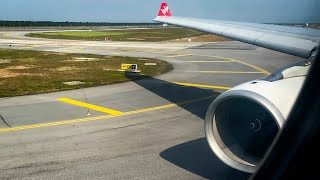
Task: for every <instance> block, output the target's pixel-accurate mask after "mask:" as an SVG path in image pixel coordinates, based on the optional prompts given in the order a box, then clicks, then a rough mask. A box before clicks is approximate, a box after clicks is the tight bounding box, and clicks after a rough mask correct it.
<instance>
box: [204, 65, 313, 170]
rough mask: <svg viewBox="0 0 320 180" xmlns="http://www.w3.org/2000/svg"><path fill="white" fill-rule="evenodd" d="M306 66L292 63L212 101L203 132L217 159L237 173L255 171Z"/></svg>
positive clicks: (287, 110) (300, 83)
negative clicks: (237, 171)
mask: <svg viewBox="0 0 320 180" xmlns="http://www.w3.org/2000/svg"><path fill="white" fill-rule="evenodd" d="M309 65H310V64H305V63H304V64H301V63H300V64H296V65H293V66H290V67H287V68H283V69H281V70H279V71H277V72H275V73H274V74H272V75H270V76H269V77H267V78H265V79H261V80H256V81H251V82H247V83H244V84H241V85H239V86H236V87H235V88H233V89H231V90H229V91H226V92H225V93H223V94H221V95H220V96H219V97H217V98H216V99H215V100H214V101H213V102H212V104H211V105H210V107H209V109H208V111H207V115H206V120H205V131H206V137H207V140H208V143H209V145H210V147H211V149H212V150H213V152H214V153H215V154H216V155H217V157H218V158H219V159H220V160H222V161H223V162H224V163H225V164H227V165H229V166H231V167H233V168H235V169H238V170H240V171H245V172H249V173H253V172H255V170H256V169H257V165H258V164H259V162H261V160H262V159H263V157H264V155H265V154H266V152H267V151H268V149H269V147H270V146H271V144H272V142H273V141H274V139H275V137H276V136H277V134H278V132H279V131H280V130H281V128H282V127H283V125H284V123H285V121H286V119H287V118H288V116H289V114H290V111H291V109H292V107H293V105H294V103H295V101H296V99H297V97H298V95H299V92H300V90H301V88H302V86H303V83H304V79H305V77H306V74H307V71H308V69H309ZM301 123H303V122H301Z"/></svg>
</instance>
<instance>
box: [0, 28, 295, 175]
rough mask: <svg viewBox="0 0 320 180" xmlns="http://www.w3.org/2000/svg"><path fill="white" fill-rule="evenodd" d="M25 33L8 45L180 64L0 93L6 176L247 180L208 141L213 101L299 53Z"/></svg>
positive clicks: (0, 40) (0, 44) (2, 38)
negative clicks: (93, 82) (157, 71)
mask: <svg viewBox="0 0 320 180" xmlns="http://www.w3.org/2000/svg"><path fill="white" fill-rule="evenodd" d="M25 33H28V32H14V31H12V32H0V48H8V49H28V50H40V51H54V52H61V53H88V54H100V55H112V56H131V57H139V58H144V57H145V58H157V59H161V60H165V61H167V62H170V63H171V64H172V65H173V67H174V70H173V71H171V72H169V73H166V74H163V75H160V76H157V77H154V78H151V77H150V78H148V79H144V80H140V81H133V82H128V83H121V84H114V85H108V86H101V87H94V88H87V89H81V90H72V91H64V92H57V93H48V94H40V95H33V96H22V97H13V98H2V99H0V102H1V103H0V115H1V116H2V117H3V120H2V121H1V119H0V142H1V143H0V162H1V163H0V170H1V171H0V179H22V178H25V179H133V178H136V179H246V178H248V174H245V173H242V172H239V171H236V170H233V169H231V168H229V167H227V166H226V165H224V164H223V163H222V162H221V161H219V160H218V159H217V157H215V155H214V154H213V153H212V152H211V150H210V149H209V146H208V144H207V142H206V140H205V137H204V128H203V127H204V124H203V119H204V117H205V113H206V110H207V108H208V106H209V104H210V103H211V102H212V100H213V99H214V98H215V97H217V96H218V95H219V94H220V93H222V92H224V91H226V90H228V89H230V88H232V87H234V86H236V85H238V84H240V83H243V82H246V81H250V80H254V79H258V78H262V77H265V76H267V75H268V74H270V73H271V72H273V71H275V70H277V69H278V68H281V67H283V66H285V65H288V64H290V63H295V62H297V61H300V60H301V59H300V58H297V57H294V56H289V55H286V54H282V53H278V52H274V51H270V50H266V49H263V48H258V47H255V46H251V45H247V44H243V43H240V42H233V41H232V42H217V43H194V42H188V43H178V42H161V43H136V42H95V41H73V40H47V39H37V38H27V37H24V34H25ZM128 77H130V76H128Z"/></svg>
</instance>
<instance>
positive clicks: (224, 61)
mask: <svg viewBox="0 0 320 180" xmlns="http://www.w3.org/2000/svg"><path fill="white" fill-rule="evenodd" d="M185 62H189V63H227V62H234V61H230V60H223V61H220V60H219V61H215V60H212V61H210V60H207V61H185Z"/></svg>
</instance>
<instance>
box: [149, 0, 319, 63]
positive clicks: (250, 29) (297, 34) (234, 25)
mask: <svg viewBox="0 0 320 180" xmlns="http://www.w3.org/2000/svg"><path fill="white" fill-rule="evenodd" d="M154 21H157V22H162V23H167V24H172V25H176V26H181V27H186V28H190V29H195V30H199V31H203V32H208V33H211V34H215V35H218V36H223V37H226V38H230V39H233V40H237V41H241V42H245V43H248V44H253V45H256V46H260V47H264V48H267V49H271V50H275V51H280V52H283V53H287V54H291V55H294V56H299V57H302V58H305V59H308V58H309V57H310V56H311V55H312V54H313V53H314V52H315V51H316V50H317V49H318V47H319V43H320V30H317V29H309V28H301V27H289V26H280V25H269V24H258V23H244V22H235V21H220V20H210V19H197V18H187V17H177V16H171V12H170V9H169V7H168V4H167V3H162V4H161V7H160V11H159V14H158V16H157V17H156V18H155V19H154Z"/></svg>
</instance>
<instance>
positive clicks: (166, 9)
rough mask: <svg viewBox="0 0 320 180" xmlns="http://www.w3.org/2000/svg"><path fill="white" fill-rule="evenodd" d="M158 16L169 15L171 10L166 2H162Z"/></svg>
mask: <svg viewBox="0 0 320 180" xmlns="http://www.w3.org/2000/svg"><path fill="white" fill-rule="evenodd" d="M158 16H171V12H170V9H169V6H168V4H167V3H165V2H164V3H162V4H161V7H160V10H159V13H158Z"/></svg>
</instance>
